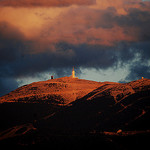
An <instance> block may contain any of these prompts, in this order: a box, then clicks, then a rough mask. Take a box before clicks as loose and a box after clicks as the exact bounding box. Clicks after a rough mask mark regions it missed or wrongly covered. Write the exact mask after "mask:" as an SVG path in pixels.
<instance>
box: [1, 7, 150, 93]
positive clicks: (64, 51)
mask: <svg viewBox="0 0 150 150" xmlns="http://www.w3.org/2000/svg"><path fill="white" fill-rule="evenodd" d="M79 10H80V9H79ZM75 11H76V10H72V12H71V13H70V14H68V15H67V16H63V15H62V16H63V17H62V18H59V23H58V24H57V22H56V24H55V23H54V27H53V28H52V29H53V31H54V32H56V35H59V36H60V34H58V33H57V32H59V33H63V31H65V30H63V29H64V27H65V29H67V31H70V32H71V33H72V37H71V38H69V40H68V41H65V40H63V39H61V38H60V39H59V40H56V41H55V42H54V43H48V42H47V43H44V42H45V41H46V40H47V39H46V37H45V39H46V40H45V39H44V42H43V41H40V39H38V38H37V39H31V40H29V39H26V38H25V36H24V35H23V33H21V32H20V31H19V30H18V29H17V28H16V27H14V26H12V25H10V24H8V23H6V22H1V23H0V54H1V55H0V89H1V93H0V94H4V93H6V92H7V91H8V89H10V90H11V89H14V88H16V87H17V82H16V79H17V78H21V77H29V76H36V74H38V73H42V72H45V71H55V72H56V74H57V76H58V77H61V76H64V75H68V73H67V72H68V69H69V70H70V68H72V66H76V68H79V67H83V68H96V69H102V70H105V69H108V68H114V69H116V68H117V67H122V68H123V67H125V66H128V65H129V75H128V76H127V77H126V80H134V79H137V78H139V77H141V76H144V77H147V78H150V73H149V62H148V61H149V58H150V51H149V50H150V30H149V27H150V13H149V12H146V11H141V10H139V9H129V10H128V11H127V15H118V14H117V11H116V9H115V8H113V7H111V8H108V9H106V10H101V11H99V10H98V11H95V10H92V9H89V10H86V9H84V10H80V11H79V12H80V19H79V16H76V17H74V19H73V20H72V22H70V21H68V22H67V21H66V22H65V20H70V19H72V14H73V13H74V12H75ZM88 14H91V16H89V15H88ZM64 18H65V19H64ZM81 20H86V22H85V21H83V23H81V24H80V21H81ZM76 23H77V24H76ZM74 24H76V26H73V25H74ZM80 26H82V27H83V30H82V32H80V31H79V30H78V28H77V30H76V32H72V31H74V30H73V28H72V27H74V28H75V29H76V27H80ZM115 26H119V27H121V28H122V29H123V30H124V34H126V35H129V36H133V37H136V39H134V38H133V39H132V40H131V41H130V42H129V41H128V39H126V38H125V39H124V40H122V39H120V40H118V41H117V42H114V44H113V45H107V44H105V45H104V44H95V45H94V44H92V45H91V44H88V42H86V41H85V42H84V41H83V42H82V43H78V42H76V43H74V44H72V43H71V42H70V41H72V40H73V38H76V37H77V34H79V35H81V38H82V37H83V36H84V37H86V34H85V35H84V32H85V31H87V29H90V28H92V29H93V28H96V29H99V28H100V29H104V30H111V29H112V28H113V27H115ZM134 28H135V30H134ZM48 29H49V28H48ZM47 31H48V32H47ZM60 31H61V32H60ZM45 32H47V36H50V35H51V34H52V31H51V30H46V31H45ZM65 33H66V32H64V34H65ZM94 34H96V37H97V32H94V33H93V35H94ZM54 35H55V33H54ZM116 35H117V36H118V34H117V33H116ZM116 35H115V34H114V36H112V37H110V39H111V40H114V38H115V36H116ZM103 36H104V35H103V34H102V35H101V37H100V38H103ZM53 37H55V36H53ZM62 37H63V36H62ZM79 37H80V36H79ZM92 38H93V37H91V39H92ZM106 38H108V37H107V36H106ZM89 40H90V39H89ZM111 40H110V41H111ZM114 41H115V40H114ZM51 44H52V45H53V46H54V49H52V46H51ZM137 56H138V58H137ZM136 59H138V60H137V61H135V60H136ZM62 70H63V71H62Z"/></svg>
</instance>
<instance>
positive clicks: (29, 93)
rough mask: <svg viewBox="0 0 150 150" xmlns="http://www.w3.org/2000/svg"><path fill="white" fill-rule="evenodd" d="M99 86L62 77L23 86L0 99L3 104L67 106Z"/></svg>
mask: <svg viewBox="0 0 150 150" xmlns="http://www.w3.org/2000/svg"><path fill="white" fill-rule="evenodd" d="M99 86H100V83H99V82H95V81H88V80H83V79H78V78H72V77H62V78H57V79H51V80H47V81H40V82H34V83H31V84H29V85H24V86H22V87H19V88H18V89H16V90H14V91H12V92H10V93H9V94H7V95H5V96H3V97H1V98H0V103H3V102H26V103H28V102H40V101H46V102H49V103H53V104H54V103H55V104H60V105H61V104H63V105H66V104H69V103H70V102H72V101H74V100H76V99H79V98H81V97H83V96H85V95H86V94H88V93H89V92H91V91H93V90H94V89H96V88H98V87H99Z"/></svg>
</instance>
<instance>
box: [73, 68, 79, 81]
mask: <svg viewBox="0 0 150 150" xmlns="http://www.w3.org/2000/svg"><path fill="white" fill-rule="evenodd" d="M72 78H77V79H78V77H76V76H75V71H74V67H73V69H72Z"/></svg>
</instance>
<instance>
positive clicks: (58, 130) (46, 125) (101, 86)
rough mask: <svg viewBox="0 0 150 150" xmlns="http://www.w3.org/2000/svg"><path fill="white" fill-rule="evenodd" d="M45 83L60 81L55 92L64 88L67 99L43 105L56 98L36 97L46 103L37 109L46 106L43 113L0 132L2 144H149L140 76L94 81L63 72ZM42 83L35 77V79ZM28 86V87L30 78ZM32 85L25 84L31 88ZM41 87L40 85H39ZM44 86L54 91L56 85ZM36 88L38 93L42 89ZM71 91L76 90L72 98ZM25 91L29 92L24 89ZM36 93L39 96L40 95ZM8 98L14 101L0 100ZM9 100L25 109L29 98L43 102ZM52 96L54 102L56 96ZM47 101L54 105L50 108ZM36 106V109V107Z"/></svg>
mask: <svg viewBox="0 0 150 150" xmlns="http://www.w3.org/2000/svg"><path fill="white" fill-rule="evenodd" d="M48 82H49V84H52V83H51V82H53V83H59V85H60V84H61V86H60V87H59V91H57V92H58V93H59V94H60V95H61V96H62V97H63V96H64V93H63V92H65V94H66V93H69V94H70V95H71V96H72V97H71V96H70V95H69V98H70V99H69V100H67V96H66V97H65V96H64V97H65V98H66V99H65V100H63V103H64V104H65V106H64V105H60V104H63V103H61V102H59V103H51V106H50V107H49V108H48V107H47V106H48V104H49V103H50V102H54V101H55V99H54V98H52V99H53V101H51V99H49V100H45V99H44V100H45V101H44V100H42V99H41V101H42V102H43V101H44V102H48V103H44V106H43V109H42V110H43V111H44V108H46V109H47V113H45V114H44V113H43V117H42V116H41V117H40V118H38V117H37V118H36V119H35V118H34V120H33V121H31V120H32V119H30V123H29V122H27V124H24V125H19V126H16V127H13V128H9V129H8V130H5V131H3V132H1V133H0V139H1V140H2V143H3V144H5V143H15V144H18V143H25V144H26V145H36V146H38V145H42V146H43V145H48V146H50V145H53V146H55V144H56V145H58V144H57V143H59V144H64V143H68V141H69V142H70V144H71V143H73V144H74V145H76V144H77V143H82V144H83V145H85V144H87V147H88V145H89V144H91V145H92V143H93V142H94V144H96V145H97V144H98V145H99V144H101V146H104V147H105V146H106V147H107V148H114V149H124V148H125V147H126V146H127V143H130V144H131V145H132V146H131V147H130V146H129V147H127V149H133V148H135V144H136V143H137V141H140V142H138V144H137V145H136V146H137V147H136V148H138V147H140V146H141V147H140V148H143V145H146V146H148V144H149V143H148V141H147V140H146V139H149V137H150V80H149V79H141V80H137V81H132V82H130V83H124V84H123V83H110V82H103V83H98V82H93V81H87V80H80V79H73V80H72V79H70V78H67V77H65V78H60V79H56V80H53V81H46V82H45V83H44V84H47V83H48ZM41 83H42V82H41ZM41 83H40V82H39V83H38V84H41ZM35 84H37V83H35ZM31 85H32V86H33V85H34V83H33V84H31ZM31 85H29V86H28V87H30V88H31ZM64 85H66V86H67V88H66V87H65V86H64ZM34 87H35V85H34ZM37 87H38V86H37ZM41 87H42V86H41ZM41 87H40V86H39V87H38V88H41ZM61 87H62V88H61ZM22 88H23V87H22ZM42 89H43V88H42ZM42 89H41V90H42ZM73 89H74V90H73ZM92 89H93V90H92ZM19 90H20V89H19ZM49 90H51V91H52V90H56V87H55V88H50V89H49ZM23 91H25V90H23ZM44 91H45V90H44ZM40 92H41V93H42V91H40ZM55 92H56V91H55ZM57 92H56V93H57ZM71 92H73V93H75V98H74V94H73V93H71ZM14 93H15V94H16V93H17V92H16V91H14V92H12V93H10V95H13V94H14ZM19 93H21V91H20V92H19ZM26 93H28V90H27V91H26ZM29 93H30V90H29ZM41 93H40V95H42V94H41ZM58 93H57V94H58ZM81 93H82V94H81ZM17 94H18V93H17ZM29 95H30V94H29ZM7 96H8V95H6V96H4V97H2V99H1V100H4V98H6V97H7ZM24 97H25V95H24ZM64 97H63V99H64ZM9 101H11V102H12V101H13V100H10V99H9V100H8V102H7V103H3V104H1V105H4V104H13V103H10V102H9ZM14 101H15V102H16V104H26V111H28V108H29V107H28V105H29V104H30V105H31V104H33V102H34V103H35V102H40V103H38V104H39V108H40V105H41V104H42V103H41V101H39V99H38V100H35V99H33V100H32V99H31V100H30V101H28V100H26V99H23V100H21V101H19V100H14ZM26 101H27V102H28V103H25V102H26ZM56 101H59V99H57V100H56ZM69 102H70V103H69ZM45 104H46V105H45ZM54 104H58V105H54ZM52 106H58V107H57V108H55V109H54V107H52ZM60 107H61V108H60ZM35 108H37V107H35ZM52 108H53V109H52ZM36 111H38V110H37V109H36ZM40 111H41V110H40ZM48 111H49V113H48ZM41 112H42V111H41ZM44 115H45V116H44ZM117 131H119V133H117ZM131 139H132V143H131ZM18 141H19V142H18ZM90 142H91V143H90ZM118 142H119V146H118V144H117V145H116V143H118ZM33 143H34V144H33ZM66 145H67V144H66ZM98 145H97V146H98ZM125 149H126V148H125Z"/></svg>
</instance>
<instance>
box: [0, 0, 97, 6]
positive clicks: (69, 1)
mask: <svg viewBox="0 0 150 150" xmlns="http://www.w3.org/2000/svg"><path fill="white" fill-rule="evenodd" d="M95 3H96V0H82V1H81V0H36V1H35V0H1V1H0V5H1V6H12V7H63V6H70V5H91V4H95Z"/></svg>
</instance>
